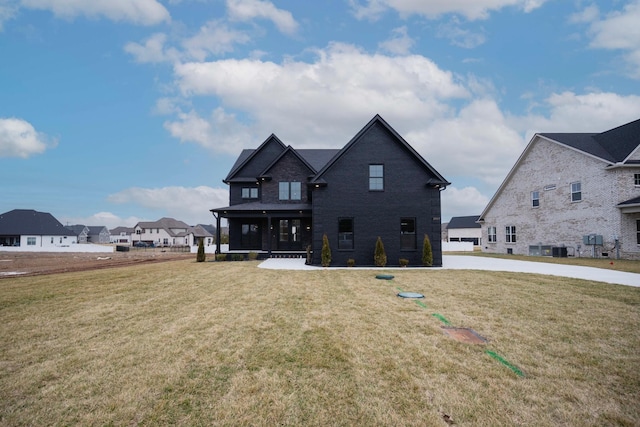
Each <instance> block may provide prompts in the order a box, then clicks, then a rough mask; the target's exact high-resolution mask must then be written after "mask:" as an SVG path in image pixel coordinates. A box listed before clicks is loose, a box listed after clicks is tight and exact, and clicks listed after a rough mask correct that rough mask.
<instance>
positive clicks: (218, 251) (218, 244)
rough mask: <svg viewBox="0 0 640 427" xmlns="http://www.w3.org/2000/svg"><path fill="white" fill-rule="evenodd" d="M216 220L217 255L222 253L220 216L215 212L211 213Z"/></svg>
mask: <svg viewBox="0 0 640 427" xmlns="http://www.w3.org/2000/svg"><path fill="white" fill-rule="evenodd" d="M211 213H212V214H213V216H214V217H215V218H216V255H217V254H219V253H220V245H221V243H220V214H218V215H216V214H215V212H211Z"/></svg>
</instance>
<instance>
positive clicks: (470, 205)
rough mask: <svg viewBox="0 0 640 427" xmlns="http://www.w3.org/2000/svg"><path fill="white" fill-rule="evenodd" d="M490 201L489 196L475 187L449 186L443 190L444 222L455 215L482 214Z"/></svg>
mask: <svg viewBox="0 0 640 427" xmlns="http://www.w3.org/2000/svg"><path fill="white" fill-rule="evenodd" d="M487 203H489V197H487V196H485V195H484V194H482V193H481V192H480V191H479V190H478V189H477V188H475V187H464V188H456V187H455V186H449V187H447V188H446V190H444V191H443V192H442V222H448V221H449V220H450V219H451V217H454V216H470V215H480V214H481V213H482V211H483V210H484V208H485V206H487Z"/></svg>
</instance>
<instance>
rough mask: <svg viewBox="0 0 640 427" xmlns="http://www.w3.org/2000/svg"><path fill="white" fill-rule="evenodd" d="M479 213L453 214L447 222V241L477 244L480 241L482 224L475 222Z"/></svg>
mask: <svg viewBox="0 0 640 427" xmlns="http://www.w3.org/2000/svg"><path fill="white" fill-rule="evenodd" d="M478 218H480V216H479V215H472V216H454V217H453V218H451V221H449V224H447V241H448V242H472V243H473V246H478V245H480V244H481V242H482V226H481V225H480V224H479V223H478V222H477V221H478Z"/></svg>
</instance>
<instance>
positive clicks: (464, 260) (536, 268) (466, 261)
mask: <svg viewBox="0 0 640 427" xmlns="http://www.w3.org/2000/svg"><path fill="white" fill-rule="evenodd" d="M304 261H305V260H304V258H293V259H289V258H269V259H267V260H265V261H263V262H262V263H260V265H259V267H260V268H268V269H276V270H316V269H319V268H322V267H315V266H309V265H305V263H304ZM442 263H443V266H442V267H441V268H440V267H436V268H435V269H436V270H440V269H444V270H485V271H511V272H517V273H534V274H547V275H550V276H562V277H573V278H576V279H585V280H593V281H596V282H605V283H613V284H616V285H626V286H635V287H640V274H636V273H627V272H624V271H615V270H607V269H605V268H593V267H580V266H575V265H563V264H550V263H546V262H534V261H518V260H510V259H502V258H484V257H476V256H464V255H443V257H442Z"/></svg>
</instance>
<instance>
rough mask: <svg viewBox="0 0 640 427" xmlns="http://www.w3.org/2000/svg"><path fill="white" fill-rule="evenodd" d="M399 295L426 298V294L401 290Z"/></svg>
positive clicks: (401, 296)
mask: <svg viewBox="0 0 640 427" xmlns="http://www.w3.org/2000/svg"><path fill="white" fill-rule="evenodd" d="M398 296H399V297H400V298H424V295H422V294H419V293H416V292H400V293H399V294H398Z"/></svg>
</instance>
